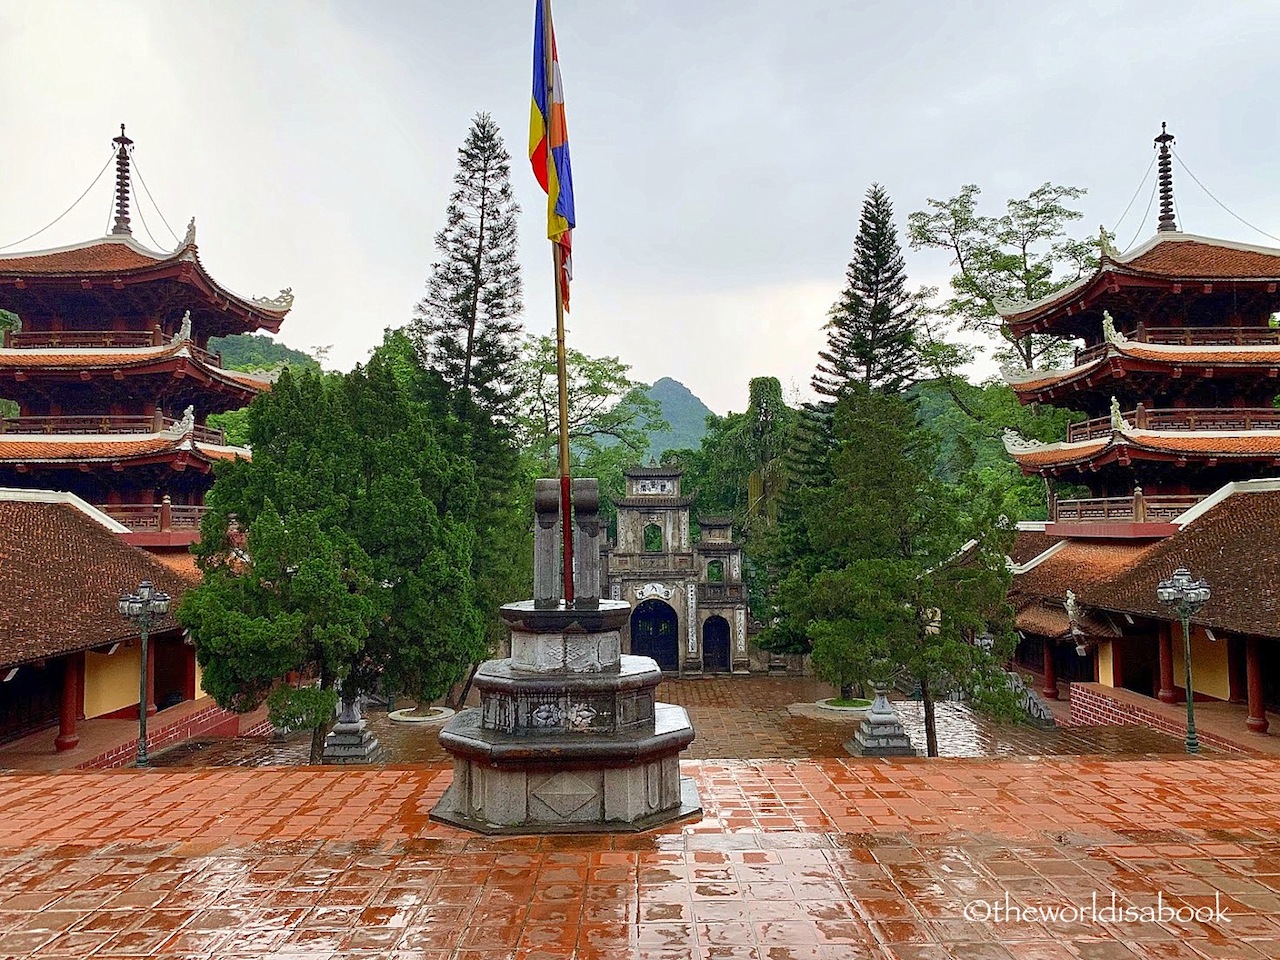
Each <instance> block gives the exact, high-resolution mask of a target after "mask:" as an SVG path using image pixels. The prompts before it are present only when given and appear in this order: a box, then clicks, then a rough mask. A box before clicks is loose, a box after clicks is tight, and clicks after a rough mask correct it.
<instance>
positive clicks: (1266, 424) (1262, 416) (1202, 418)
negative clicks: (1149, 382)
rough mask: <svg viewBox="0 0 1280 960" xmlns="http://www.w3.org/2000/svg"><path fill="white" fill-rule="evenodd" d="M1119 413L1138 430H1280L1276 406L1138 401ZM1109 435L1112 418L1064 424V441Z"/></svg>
mask: <svg viewBox="0 0 1280 960" xmlns="http://www.w3.org/2000/svg"><path fill="white" fill-rule="evenodd" d="M1122 416H1123V417H1124V418H1125V420H1127V421H1128V422H1129V423H1130V424H1131V425H1132V426H1133V427H1134V428H1135V429H1137V430H1224V431H1225V430H1232V431H1235V430H1280V409H1277V408H1275V407H1238V408H1233V407H1171V408H1169V409H1160V410H1147V409H1146V408H1145V407H1143V406H1141V405H1139V406H1138V407H1137V408H1136V409H1133V410H1127V411H1125V412H1124V413H1123V414H1122ZM1110 435H1111V418H1110V417H1109V416H1108V417H1094V418H1093V419H1092V420H1084V421H1081V422H1080V423H1073V424H1071V425H1070V426H1069V427H1067V442H1068V443H1078V442H1080V441H1082V440H1098V439H1101V438H1103V437H1108V436H1110Z"/></svg>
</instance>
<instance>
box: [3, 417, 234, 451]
mask: <svg viewBox="0 0 1280 960" xmlns="http://www.w3.org/2000/svg"><path fill="white" fill-rule="evenodd" d="M177 422H178V421H177V420H174V419H173V418H172V417H163V416H158V417H146V416H132V417H127V416H106V417H93V416H79V417H0V433H21V434H43V435H46V436H76V435H84V434H112V433H159V432H160V431H161V430H167V429H168V428H169V427H172V426H174V425H175V424H177ZM192 435H193V436H194V437H195V439H197V440H199V441H200V442H201V443H215V444H219V445H222V444H225V443H226V442H227V438H226V434H225V433H223V431H221V430H215V429H214V428H213V427H206V426H205V425H204V424H200V423H198V424H196V425H195V429H194V430H193V432H192Z"/></svg>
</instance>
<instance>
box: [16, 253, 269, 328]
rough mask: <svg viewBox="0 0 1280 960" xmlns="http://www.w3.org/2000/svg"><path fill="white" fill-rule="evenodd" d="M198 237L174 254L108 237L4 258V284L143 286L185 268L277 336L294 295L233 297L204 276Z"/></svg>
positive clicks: (206, 274) (229, 291) (243, 315)
mask: <svg viewBox="0 0 1280 960" xmlns="http://www.w3.org/2000/svg"><path fill="white" fill-rule="evenodd" d="M194 237H195V234H194V231H193V232H192V233H190V234H189V235H188V237H187V239H186V240H184V241H183V242H182V243H180V244H179V245H178V247H177V248H176V249H175V250H173V251H172V252H170V253H157V252H155V251H154V250H148V249H147V248H146V247H144V246H142V244H140V243H138V242H137V241H136V240H134V239H133V238H132V237H129V236H107V237H98V238H96V239H94V240H87V241H85V242H83V243H76V244H72V245H70V246H66V247H57V248H54V249H51V250H38V251H34V252H30V253H10V254H0V280H3V281H6V282H8V283H15V282H20V281H27V280H32V279H37V278H48V279H58V278H65V279H71V280H74V279H76V278H81V277H84V278H94V277H110V278H112V279H114V280H124V279H127V278H130V277H137V278H138V279H141V280H145V279H149V278H150V279H154V274H155V271H157V270H166V271H168V272H166V273H164V274H163V275H164V276H172V271H171V270H170V269H169V268H176V267H178V266H180V265H182V266H185V267H186V269H188V270H194V271H195V272H196V274H197V276H198V277H199V278H200V279H201V280H203V282H204V284H205V285H207V290H208V291H211V292H212V294H213V295H214V297H215V298H221V300H223V301H226V302H227V303H232V304H235V305H236V306H238V307H239V308H240V309H239V311H237V315H238V316H241V317H242V318H244V319H248V320H250V321H252V323H253V324H254V325H255V326H260V327H265V328H266V329H268V330H270V331H272V332H273V333H275V332H278V331H279V329H280V322H281V320H283V319H284V317H285V314H287V313H288V312H289V310H290V309H291V306H292V295H291V294H290V295H289V296H288V297H287V298H285V299H281V300H267V299H254V298H250V297H243V296H240V295H239V294H237V293H233V292H232V291H231V290H229V289H227V288H226V287H224V286H222V285H221V284H220V283H218V282H217V281H216V280H214V279H213V277H212V276H210V275H209V272H208V271H207V270H205V268H204V264H203V263H202V262H201V260H200V253H199V249H198V248H197V247H196V243H195V239H194ZM282 293H283V291H282ZM223 306H225V303H224V304H223Z"/></svg>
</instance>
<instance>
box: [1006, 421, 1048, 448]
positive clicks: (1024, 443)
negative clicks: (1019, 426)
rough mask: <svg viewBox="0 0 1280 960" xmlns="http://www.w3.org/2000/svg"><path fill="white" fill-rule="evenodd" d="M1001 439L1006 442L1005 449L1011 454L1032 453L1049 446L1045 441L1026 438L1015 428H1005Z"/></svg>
mask: <svg viewBox="0 0 1280 960" xmlns="http://www.w3.org/2000/svg"><path fill="white" fill-rule="evenodd" d="M1000 439H1001V440H1003V441H1004V448H1005V449H1006V450H1007V451H1009V453H1030V452H1031V451H1032V450H1039V449H1040V448H1042V447H1046V446H1048V444H1046V443H1045V442H1044V441H1043V440H1035V439H1033V438H1031V437H1024V436H1023V435H1022V434H1021V433H1019V432H1018V431H1017V430H1015V429H1014V428H1013V427H1005V428H1004V433H1003V434H1001V437H1000Z"/></svg>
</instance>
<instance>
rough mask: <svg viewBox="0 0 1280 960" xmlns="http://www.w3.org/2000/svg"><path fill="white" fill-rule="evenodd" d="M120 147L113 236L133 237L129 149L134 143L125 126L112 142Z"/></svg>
mask: <svg viewBox="0 0 1280 960" xmlns="http://www.w3.org/2000/svg"><path fill="white" fill-rule="evenodd" d="M111 142H112V143H114V144H118V145H119V149H118V150H116V222H115V225H114V226H113V227H112V228H111V234H112V236H124V237H131V236H133V230H132V229H131V228H130V227H129V147H131V146H133V141H132V140H130V139H129V138H128V137H126V136H125V135H124V124H123V123H122V124H120V136H118V137H114V138H113V139H112V141H111Z"/></svg>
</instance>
